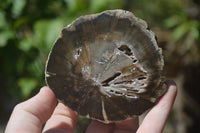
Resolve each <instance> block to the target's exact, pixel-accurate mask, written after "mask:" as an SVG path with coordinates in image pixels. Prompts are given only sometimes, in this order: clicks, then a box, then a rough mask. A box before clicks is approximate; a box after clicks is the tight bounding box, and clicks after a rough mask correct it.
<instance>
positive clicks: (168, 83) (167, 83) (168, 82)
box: [164, 80, 176, 86]
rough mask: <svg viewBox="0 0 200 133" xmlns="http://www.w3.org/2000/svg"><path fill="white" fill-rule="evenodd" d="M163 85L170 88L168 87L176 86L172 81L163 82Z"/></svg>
mask: <svg viewBox="0 0 200 133" xmlns="http://www.w3.org/2000/svg"><path fill="white" fill-rule="evenodd" d="M164 83H165V84H166V85H167V86H170V85H174V86H176V83H175V82H174V81H173V80H165V81H164Z"/></svg>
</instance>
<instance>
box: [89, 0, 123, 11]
mask: <svg viewBox="0 0 200 133" xmlns="http://www.w3.org/2000/svg"><path fill="white" fill-rule="evenodd" d="M123 5H124V0H91V4H90V9H91V11H92V12H100V11H103V10H110V9H116V8H118V9H120V8H123Z"/></svg>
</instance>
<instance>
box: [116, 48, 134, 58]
mask: <svg viewBox="0 0 200 133" xmlns="http://www.w3.org/2000/svg"><path fill="white" fill-rule="evenodd" d="M118 49H119V50H120V51H122V52H124V53H125V54H126V55H128V56H130V55H132V54H133V53H132V52H131V49H130V48H129V47H128V46H127V45H121V46H120V47H119V48H118Z"/></svg>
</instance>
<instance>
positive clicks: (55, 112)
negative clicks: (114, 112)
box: [5, 81, 177, 133]
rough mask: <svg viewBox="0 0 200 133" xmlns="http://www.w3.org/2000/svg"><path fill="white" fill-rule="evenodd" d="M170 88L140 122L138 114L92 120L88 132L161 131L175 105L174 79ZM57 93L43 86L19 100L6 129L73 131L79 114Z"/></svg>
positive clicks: (53, 132) (26, 132) (27, 132)
mask: <svg viewBox="0 0 200 133" xmlns="http://www.w3.org/2000/svg"><path fill="white" fill-rule="evenodd" d="M166 84H167V92H166V93H165V94H164V96H162V98H161V99H160V101H159V102H158V103H157V104H156V105H155V106H154V107H153V108H152V109H151V110H150V111H149V113H148V114H147V115H146V117H145V118H144V120H143V122H142V124H141V125H140V126H139V124H138V117H134V118H132V119H128V120H125V121H121V122H116V123H111V124H104V123H101V122H98V121H92V122H91V124H90V125H89V126H88V128H87V131H86V132H87V133H94V132H95V133H129V132H131V133H132V132H137V133H147V132H148V133H161V132H162V130H163V128H164V126H165V123H166V121H167V118H168V115H169V112H170V110H171V108H172V106H173V103H174V100H175V97H176V93H177V88H176V85H175V83H174V82H173V81H166ZM56 104H57V100H56V97H55V95H54V93H53V92H52V91H51V90H50V89H49V88H48V87H43V88H42V89H41V90H40V92H39V93H38V94H37V95H36V96H34V97H33V98H31V99H29V100H27V101H25V102H23V103H20V104H18V105H17V106H16V107H15V108H14V110H13V112H12V115H11V117H10V120H9V122H8V124H7V127H6V130H5V133H14V132H17V133H40V132H41V130H42V126H43V124H44V123H45V122H46V125H45V127H44V129H43V132H44V133H71V132H73V130H74V127H75V125H76V122H77V117H78V116H77V115H76V114H75V113H74V112H73V111H72V110H70V109H69V108H68V107H66V106H65V105H63V104H62V103H58V105H57V106H56Z"/></svg>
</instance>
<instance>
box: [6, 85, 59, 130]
mask: <svg viewBox="0 0 200 133" xmlns="http://www.w3.org/2000/svg"><path fill="white" fill-rule="evenodd" d="M56 103H57V100H56V97H55V95H54V93H53V92H52V91H51V90H50V89H49V88H48V87H43V88H42V89H41V90H40V92H39V93H38V94H37V95H36V96H34V97H32V98H31V99H29V100H27V101H25V102H23V103H20V104H18V105H16V106H15V108H14V110H13V112H12V114H11V117H10V119H9V121H8V124H7V127H6V130H5V133H14V132H17V133H18V132H19V133H40V132H41V128H42V125H43V124H44V123H45V122H46V121H47V120H48V119H49V118H50V116H51V114H52V113H53V111H54V108H55V107H56Z"/></svg>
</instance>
